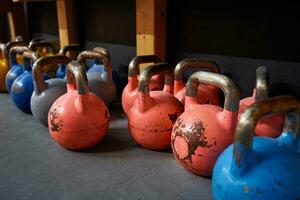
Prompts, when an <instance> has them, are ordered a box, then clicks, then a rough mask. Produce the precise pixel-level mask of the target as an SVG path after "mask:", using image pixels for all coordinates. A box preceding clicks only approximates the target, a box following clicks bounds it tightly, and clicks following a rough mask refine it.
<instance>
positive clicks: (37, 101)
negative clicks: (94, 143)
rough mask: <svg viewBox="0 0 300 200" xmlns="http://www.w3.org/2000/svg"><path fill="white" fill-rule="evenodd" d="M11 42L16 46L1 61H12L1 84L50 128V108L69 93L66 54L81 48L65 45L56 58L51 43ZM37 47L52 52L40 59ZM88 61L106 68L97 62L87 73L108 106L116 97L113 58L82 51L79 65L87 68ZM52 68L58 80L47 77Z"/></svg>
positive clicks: (19, 104) (91, 85) (101, 51)
mask: <svg viewBox="0 0 300 200" xmlns="http://www.w3.org/2000/svg"><path fill="white" fill-rule="evenodd" d="M12 43H13V44H14V46H13V47H10V48H9V53H7V54H8V56H7V59H6V58H5V57H4V58H3V59H2V60H3V61H5V63H8V62H9V63H10V65H6V66H5V68H6V69H7V70H6V71H8V70H9V71H8V72H7V73H6V74H5V75H4V76H5V79H3V80H5V82H4V81H2V82H1V85H2V86H3V85H5V86H6V89H7V91H8V92H9V94H10V95H11V98H12V101H13V102H14V104H15V105H16V106H17V107H18V108H19V109H20V110H22V111H23V112H25V113H32V114H33V115H34V117H35V118H37V119H38V120H39V121H40V122H42V123H43V124H44V125H47V124H48V123H47V115H48V111H49V108H50V106H51V105H52V104H53V102H54V101H55V100H56V99H57V98H58V97H59V96H61V95H62V94H64V93H66V91H67V87H66V80H65V79H63V78H64V76H65V73H66V64H67V63H69V62H70V61H71V59H70V58H68V57H67V56H66V53H67V52H72V51H76V52H79V51H80V47H79V46H78V45H70V46H66V47H64V48H63V49H61V51H60V52H59V53H58V54H57V55H54V54H55V53H54V47H53V45H52V44H50V43H49V42H45V41H38V42H37V41H35V42H31V43H30V44H29V46H28V47H27V46H26V43H24V42H12ZM3 46H4V45H3ZM37 47H39V48H42V50H44V49H45V48H48V49H47V50H46V52H49V49H50V50H51V51H50V53H48V54H46V55H43V56H41V55H42V54H41V53H40V51H35V50H36V49H37ZM6 49H8V47H7V48H6ZM2 52H3V51H2ZM20 54H21V55H22V56H23V58H24V62H23V63H22V62H20V61H19V62H17V59H16V58H17V56H18V55H20ZM4 55H5V54H4ZM8 58H9V59H8ZM89 59H92V60H95V61H98V63H99V62H102V63H103V65H99V64H97V63H95V64H93V65H92V66H91V67H90V68H89V70H88V73H87V77H88V81H89V89H90V90H91V91H92V92H93V93H95V94H97V95H98V96H99V97H101V98H102V99H103V100H104V102H105V103H106V105H109V104H110V103H111V102H113V101H114V100H115V99H116V95H117V94H116V93H117V92H116V86H115V84H114V82H113V81H112V66H111V61H110V55H109V54H108V52H107V51H106V50H105V49H103V48H96V50H95V51H83V52H81V53H80V55H79V56H78V62H80V63H81V64H82V65H84V66H86V61H87V60H89ZM19 60H20V59H19ZM7 66H8V67H7ZM9 66H10V67H9ZM49 66H51V68H52V69H53V68H54V69H55V72H56V77H58V78H51V79H50V76H49V75H48V74H45V72H47V71H49V70H47V68H49ZM3 68H4V66H1V69H3ZM57 68H58V69H57ZM2 71H5V70H2Z"/></svg>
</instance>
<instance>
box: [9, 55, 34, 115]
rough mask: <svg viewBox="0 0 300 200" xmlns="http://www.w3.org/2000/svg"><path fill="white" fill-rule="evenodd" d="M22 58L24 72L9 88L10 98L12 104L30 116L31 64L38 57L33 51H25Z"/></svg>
mask: <svg viewBox="0 0 300 200" xmlns="http://www.w3.org/2000/svg"><path fill="white" fill-rule="evenodd" d="M23 57H24V72H23V73H22V74H21V75H20V76H19V77H17V78H16V79H15V80H14V82H13V84H12V87H11V92H10V95H11V98H12V101H13V102H14V104H15V105H16V106H17V108H19V109H20V110H21V111H23V112H25V113H28V114H31V109H30V99H31V95H32V92H33V83H32V71H31V67H30V65H31V62H30V61H32V62H35V61H36V60H37V59H38V58H39V55H38V54H37V53H35V52H33V51H25V52H24V53H23Z"/></svg>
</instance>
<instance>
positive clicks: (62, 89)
mask: <svg viewBox="0 0 300 200" xmlns="http://www.w3.org/2000/svg"><path fill="white" fill-rule="evenodd" d="M69 62H71V59H69V58H68V57H67V56H64V55H57V56H46V57H43V58H39V59H38V60H37V61H36V62H35V63H34V64H33V68H32V78H33V86H34V91H33V93H32V96H31V101H30V107H31V111H32V114H33V116H34V117H35V118H36V119H37V120H38V121H40V122H41V123H42V124H44V125H45V126H47V125H48V112H49V110H50V107H51V106H52V104H53V103H54V101H55V100H56V99H57V98H58V97H60V96H61V95H63V94H65V93H66V92H67V87H66V81H65V80H64V79H61V78H52V79H49V80H47V81H45V79H44V75H43V69H44V67H46V66H47V65H49V64H62V63H63V64H68V63H69Z"/></svg>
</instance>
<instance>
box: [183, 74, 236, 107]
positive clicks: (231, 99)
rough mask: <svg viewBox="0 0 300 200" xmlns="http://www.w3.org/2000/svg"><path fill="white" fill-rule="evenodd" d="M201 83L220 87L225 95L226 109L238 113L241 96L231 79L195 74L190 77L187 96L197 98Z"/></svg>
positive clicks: (217, 75) (216, 75) (218, 75)
mask: <svg viewBox="0 0 300 200" xmlns="http://www.w3.org/2000/svg"><path fill="white" fill-rule="evenodd" d="M199 83H206V84H211V85H214V86H217V87H219V88H220V89H221V90H222V91H223V92H224V95H225V102H224V109H226V110H228V111H232V112H235V111H238V108H239V100H240V94H239V91H238V89H237V87H236V86H235V84H234V83H233V81H232V80H231V79H230V78H228V77H226V76H224V75H221V74H215V73H211V72H202V71H200V72H195V73H194V74H193V75H192V76H190V78H189V81H188V82H187V84H186V85H187V86H186V87H187V90H186V96H190V97H195V96H197V95H198V94H197V93H198V85H199Z"/></svg>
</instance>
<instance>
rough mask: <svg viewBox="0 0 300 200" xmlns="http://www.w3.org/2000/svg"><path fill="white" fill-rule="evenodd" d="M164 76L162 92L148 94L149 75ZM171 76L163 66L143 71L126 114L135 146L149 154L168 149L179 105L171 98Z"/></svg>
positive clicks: (178, 112)
mask: <svg viewBox="0 0 300 200" xmlns="http://www.w3.org/2000/svg"><path fill="white" fill-rule="evenodd" d="M158 73H159V74H165V86H164V90H163V91H150V92H149V83H150V80H151V77H152V75H154V74H158ZM172 91H173V73H172V69H171V67H170V66H169V65H168V64H166V63H161V64H154V65H151V66H149V67H147V68H146V69H145V70H144V71H143V72H142V73H141V76H140V80H139V91H138V94H137V97H136V99H135V101H134V103H133V106H132V107H131V108H130V109H129V112H128V128H129V131H130V133H131V135H132V137H133V138H134V140H135V141H136V143H137V144H139V145H141V146H142V147H145V148H148V149H152V150H163V149H166V148H168V147H170V138H171V131H172V127H173V125H174V122H175V121H176V119H177V117H178V116H179V115H180V114H181V113H182V111H183V106H182V104H181V103H180V102H179V101H178V100H177V99H176V98H175V97H174V96H173V95H172Z"/></svg>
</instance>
